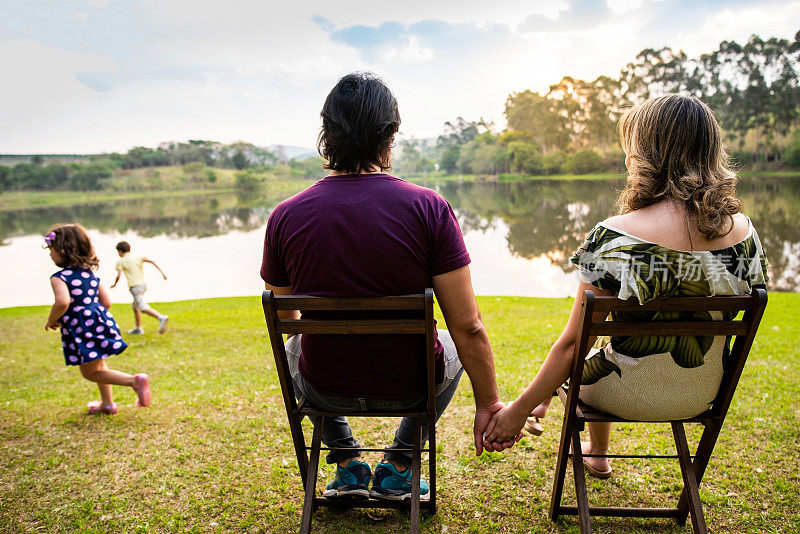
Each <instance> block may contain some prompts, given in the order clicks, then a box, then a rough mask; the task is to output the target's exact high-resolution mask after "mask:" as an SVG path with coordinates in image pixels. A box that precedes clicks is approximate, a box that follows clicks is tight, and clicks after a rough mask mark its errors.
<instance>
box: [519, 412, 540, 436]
mask: <svg viewBox="0 0 800 534" xmlns="http://www.w3.org/2000/svg"><path fill="white" fill-rule="evenodd" d="M523 428H524V429H525V431H526V432H528V434H530V435H532V436H541V435H542V432H544V428H542V424H541V423H540V422H539V418H538V417H536V416H535V415H532V416H530V417H528V419H527V420H526V421H525V426H524V427H523Z"/></svg>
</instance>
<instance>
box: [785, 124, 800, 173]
mask: <svg viewBox="0 0 800 534" xmlns="http://www.w3.org/2000/svg"><path fill="white" fill-rule="evenodd" d="M786 164H787V165H789V166H790V167H794V168H795V169H800V130H798V131H796V132H795V133H794V135H793V136H792V143H791V144H790V145H789V149H788V150H787V151H786Z"/></svg>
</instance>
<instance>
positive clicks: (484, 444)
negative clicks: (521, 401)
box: [472, 401, 522, 456]
mask: <svg viewBox="0 0 800 534" xmlns="http://www.w3.org/2000/svg"><path fill="white" fill-rule="evenodd" d="M504 407H505V405H504V404H503V403H502V402H500V401H496V402H494V403H493V404H490V405H489V406H476V407H475V423H474V424H473V426H472V431H473V434H474V435H475V455H476V456H480V455H481V453H482V452H483V450H484V449H486V450H487V451H495V452H500V451H502V450H504V449H510V448H511V447H513V446H514V443H515V442H516V441H519V440H520V439H521V438H522V434H520V435H519V436H517V437H516V439H515V440H510V441H505V442H502V443H499V442H494V443H490V442H489V441H486V440H485V439H484V438H485V433H486V427H487V425H488V424H489V421H491V420H492V416H493V415H494V414H496V413H497V412H499V411H500V410H502V409H503V408H504Z"/></svg>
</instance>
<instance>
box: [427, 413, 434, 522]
mask: <svg viewBox="0 0 800 534" xmlns="http://www.w3.org/2000/svg"><path fill="white" fill-rule="evenodd" d="M428 449H429V450H430V453H429V454H428V471H429V473H428V480H429V482H428V483H429V485H430V487H431V494H430V503H431V504H430V511H431V514H435V513H436V422H435V421H434V423H433V425H431V424H430V420H429V421H428Z"/></svg>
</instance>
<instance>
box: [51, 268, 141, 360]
mask: <svg viewBox="0 0 800 534" xmlns="http://www.w3.org/2000/svg"><path fill="white" fill-rule="evenodd" d="M53 276H54V277H56V278H59V279H60V280H63V282H64V283H65V284H67V290H68V291H69V296H70V299H69V300H70V302H69V308H68V309H67V312H66V313H65V314H64V315H63V316H62V317H61V346H62V347H63V348H64V360H65V362H66V364H67V365H81V364H84V363H88V362H91V361H94V360H100V359H103V358H107V357H109V356H111V355H112V354H119V353H120V352H122V351H123V350H125V349H126V348H127V347H128V344H127V343H125V342H124V341H123V340H122V337H120V334H119V326H118V325H117V322H116V321H115V320H114V316H113V315H111V312H110V311H108V310H107V309H105V307H103V305H102V304H100V301H99V300H98V298H97V296H98V290H99V287H100V281H99V280H98V279H97V277H96V276H95V275H94V273H92V271H90V270H89V269H84V268H82V267H67V268H66V269H62V270H60V271H58V272H57V273H55V274H54V275H53Z"/></svg>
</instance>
